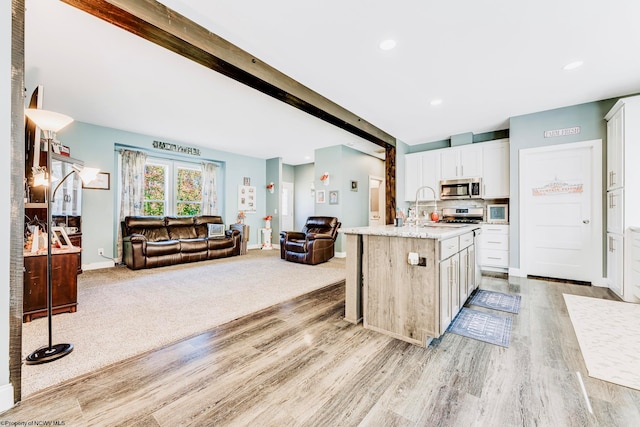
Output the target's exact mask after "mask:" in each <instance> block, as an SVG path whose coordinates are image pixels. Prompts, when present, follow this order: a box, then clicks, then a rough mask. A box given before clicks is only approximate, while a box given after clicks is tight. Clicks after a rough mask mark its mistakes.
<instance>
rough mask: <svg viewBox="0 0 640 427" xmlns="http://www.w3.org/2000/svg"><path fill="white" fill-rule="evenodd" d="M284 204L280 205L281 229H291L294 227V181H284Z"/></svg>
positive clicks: (282, 199)
mask: <svg viewBox="0 0 640 427" xmlns="http://www.w3.org/2000/svg"><path fill="white" fill-rule="evenodd" d="M281 201H282V206H281V207H280V218H281V221H282V224H281V228H280V230H284V231H290V230H294V227H293V214H294V212H293V202H294V192H293V183H292V182H283V183H282V198H281Z"/></svg>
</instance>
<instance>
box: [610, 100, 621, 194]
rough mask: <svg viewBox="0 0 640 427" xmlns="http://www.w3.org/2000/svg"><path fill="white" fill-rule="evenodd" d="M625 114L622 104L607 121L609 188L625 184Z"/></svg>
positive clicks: (612, 188)
mask: <svg viewBox="0 0 640 427" xmlns="http://www.w3.org/2000/svg"><path fill="white" fill-rule="evenodd" d="M624 114H625V106H624V105H621V106H620V108H619V109H618V110H616V111H615V113H613V114H612V115H611V116H610V118H609V120H608V121H607V190H614V189H616V188H622V187H623V186H624V161H623V159H624Z"/></svg>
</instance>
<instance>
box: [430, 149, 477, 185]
mask: <svg viewBox="0 0 640 427" xmlns="http://www.w3.org/2000/svg"><path fill="white" fill-rule="evenodd" d="M480 176H482V147H481V146H480V144H472V145H464V146H460V147H452V148H449V149H446V150H440V178H441V179H459V178H477V177H480Z"/></svg>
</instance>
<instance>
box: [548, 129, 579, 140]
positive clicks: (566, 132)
mask: <svg viewBox="0 0 640 427" xmlns="http://www.w3.org/2000/svg"><path fill="white" fill-rule="evenodd" d="M579 133H580V126H574V127H572V128H564V129H555V130H545V131H544V137H545V138H553V137H555V136H567V135H577V134H579Z"/></svg>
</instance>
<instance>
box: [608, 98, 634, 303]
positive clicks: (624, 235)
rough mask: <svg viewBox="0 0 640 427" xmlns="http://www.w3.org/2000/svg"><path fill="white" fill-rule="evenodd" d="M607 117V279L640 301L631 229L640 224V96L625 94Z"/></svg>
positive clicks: (623, 295) (626, 296)
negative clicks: (630, 271) (631, 242)
mask: <svg viewBox="0 0 640 427" xmlns="http://www.w3.org/2000/svg"><path fill="white" fill-rule="evenodd" d="M605 119H606V120H607V176H606V179H607V182H606V186H607V242H608V251H607V280H608V283H609V288H610V289H611V290H612V291H613V292H615V293H616V294H617V295H618V296H620V297H621V298H622V299H624V300H625V301H630V302H640V299H638V298H637V297H636V296H635V294H634V288H635V284H634V283H633V282H632V281H633V276H632V275H631V274H626V273H625V272H629V267H630V266H631V265H632V264H633V259H632V251H630V250H627V249H625V248H629V244H630V242H629V241H628V240H629V239H630V230H633V229H635V227H640V215H638V212H640V197H637V194H638V193H640V168H638V166H637V164H636V163H637V162H638V159H640V96H633V97H629V98H622V99H620V100H618V102H616V104H615V105H614V106H613V108H611V110H610V111H609V112H608V113H607V115H606V116H605Z"/></svg>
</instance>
